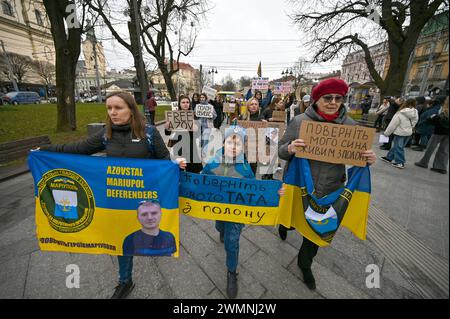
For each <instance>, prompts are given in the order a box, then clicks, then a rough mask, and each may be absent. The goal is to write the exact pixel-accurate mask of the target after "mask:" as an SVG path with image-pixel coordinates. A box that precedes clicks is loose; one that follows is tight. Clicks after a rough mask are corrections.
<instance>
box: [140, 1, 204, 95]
mask: <svg viewBox="0 0 450 319" xmlns="http://www.w3.org/2000/svg"><path fill="white" fill-rule="evenodd" d="M205 12H206V1H205V0H147V1H146V2H145V5H143V7H142V10H140V13H141V16H142V17H141V21H142V31H143V35H144V36H143V43H144V47H145V48H146V51H147V52H148V53H149V54H150V55H151V56H152V57H154V58H155V60H156V62H157V64H158V67H159V69H160V71H161V74H162V75H163V77H164V81H165V83H166V86H167V91H168V92H169V95H170V98H171V99H172V100H174V101H175V100H176V98H177V97H176V90H175V86H174V83H173V79H172V76H173V75H174V74H175V73H177V72H178V71H179V69H180V68H179V61H180V58H181V56H187V55H189V54H190V53H191V52H192V50H193V49H194V46H195V40H196V38H197V34H196V31H195V24H196V23H198V22H199V20H200V18H201V17H202V16H203V14H204V13H205ZM186 30H188V34H184V33H183V31H186Z"/></svg>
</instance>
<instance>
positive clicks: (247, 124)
mask: <svg viewBox="0 0 450 319" xmlns="http://www.w3.org/2000/svg"><path fill="white" fill-rule="evenodd" d="M238 125H239V126H240V127H243V128H245V129H247V128H254V129H259V128H266V127H268V125H269V124H268V123H267V122H258V121H238Z"/></svg>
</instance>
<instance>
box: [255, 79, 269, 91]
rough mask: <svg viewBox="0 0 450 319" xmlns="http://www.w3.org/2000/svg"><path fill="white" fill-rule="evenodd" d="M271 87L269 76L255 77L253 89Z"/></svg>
mask: <svg viewBox="0 0 450 319" xmlns="http://www.w3.org/2000/svg"><path fill="white" fill-rule="evenodd" d="M267 89H269V78H253V80H252V90H267Z"/></svg>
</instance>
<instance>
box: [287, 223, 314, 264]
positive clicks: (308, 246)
mask: <svg viewBox="0 0 450 319" xmlns="http://www.w3.org/2000/svg"><path fill="white" fill-rule="evenodd" d="M279 227H280V229H282V230H286V231H288V230H293V229H295V228H293V227H291V228H286V227H284V226H283V225H280V226H279ZM318 250H319V246H317V245H316V244H314V243H313V242H312V241H310V240H309V239H307V238H306V237H303V242H302V246H301V247H300V251H299V253H298V259H297V265H298V266H299V267H300V268H311V265H312V262H313V259H314V257H316V255H317V251H318Z"/></svg>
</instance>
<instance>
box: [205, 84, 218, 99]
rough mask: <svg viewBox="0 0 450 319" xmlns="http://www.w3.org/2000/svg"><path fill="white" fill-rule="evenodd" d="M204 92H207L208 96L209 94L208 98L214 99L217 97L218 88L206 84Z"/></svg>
mask: <svg viewBox="0 0 450 319" xmlns="http://www.w3.org/2000/svg"><path fill="white" fill-rule="evenodd" d="M202 93H205V94H206V96H208V99H210V100H214V99H215V98H216V94H217V90H215V89H213V88H211V87H209V86H204V87H203V90H202Z"/></svg>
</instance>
